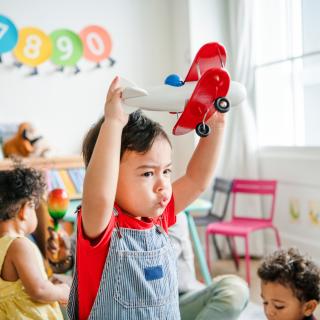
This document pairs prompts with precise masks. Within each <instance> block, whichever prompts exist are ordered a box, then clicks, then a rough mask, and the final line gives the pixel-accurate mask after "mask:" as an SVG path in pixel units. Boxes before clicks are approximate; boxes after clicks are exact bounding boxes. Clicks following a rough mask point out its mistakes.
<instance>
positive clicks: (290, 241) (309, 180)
mask: <svg viewBox="0 0 320 320" xmlns="http://www.w3.org/2000/svg"><path fill="white" fill-rule="evenodd" d="M319 163H320V150H319V148H302V147H301V148H276V149H272V148H269V149H264V150H262V152H261V153H260V164H261V175H262V178H265V179H277V180H278V181H279V185H278V192H277V202H276V215H275V224H276V225H277V226H278V228H279V230H280V235H281V239H282V242H283V246H285V247H288V246H297V247H298V248H300V249H301V250H302V251H304V252H307V253H308V254H310V255H311V256H312V257H314V259H316V260H317V261H319V262H320V252H319V234H320V197H319V194H320V182H319V181H320V170H319ZM274 246H275V242H274V237H273V234H272V232H271V231H270V232H268V233H266V250H267V251H269V252H270V250H272V249H274Z"/></svg>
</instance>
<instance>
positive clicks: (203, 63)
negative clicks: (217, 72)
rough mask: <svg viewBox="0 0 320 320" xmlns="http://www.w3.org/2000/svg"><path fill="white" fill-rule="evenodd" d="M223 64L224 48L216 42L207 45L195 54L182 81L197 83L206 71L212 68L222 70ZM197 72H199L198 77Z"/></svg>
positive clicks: (224, 59)
mask: <svg viewBox="0 0 320 320" xmlns="http://www.w3.org/2000/svg"><path fill="white" fill-rule="evenodd" d="M225 63H226V50H225V48H224V47H223V46H222V45H221V44H219V43H217V42H211V43H207V44H205V45H204V46H202V47H201V48H200V50H199V51H198V53H197V54H196V56H195V58H194V60H193V62H192V65H191V67H190V70H189V72H188V74H187V76H186V79H185V80H184V81H185V82H188V81H198V80H199V78H201V76H202V75H203V74H204V73H205V72H206V71H208V70H209V69H212V68H223V67H224V65H225ZM198 71H200V77H199V76H198Z"/></svg>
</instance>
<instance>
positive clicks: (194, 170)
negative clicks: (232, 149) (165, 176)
mask: <svg viewBox="0 0 320 320" xmlns="http://www.w3.org/2000/svg"><path fill="white" fill-rule="evenodd" d="M207 123H208V124H209V125H210V127H211V128H212V132H211V133H210V135H209V136H208V137H206V138H200V141H199V143H198V146H197V147H196V149H195V151H194V152H193V155H192V157H191V159H190V161H189V163H188V166H187V170H186V173H185V175H184V176H182V177H181V178H179V179H178V180H176V181H175V182H174V183H173V185H172V189H173V195H174V199H175V201H174V202H175V213H176V214H177V213H179V212H181V211H182V210H184V209H185V208H186V207H187V206H188V205H189V204H190V203H191V202H192V201H194V200H195V199H197V197H198V196H199V195H200V194H201V193H202V192H204V191H205V190H206V189H207V188H208V187H209V185H210V182H211V181H212V177H213V173H214V170H215V168H216V165H217V161H218V155H219V150H220V145H221V142H222V137H223V132H224V127H225V120H224V114H222V113H219V112H215V113H214V114H213V116H212V117H211V118H210V119H209V121H208V122H207Z"/></svg>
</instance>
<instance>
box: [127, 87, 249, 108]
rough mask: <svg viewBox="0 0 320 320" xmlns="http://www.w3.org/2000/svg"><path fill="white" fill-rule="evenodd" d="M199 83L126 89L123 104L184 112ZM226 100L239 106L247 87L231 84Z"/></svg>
mask: <svg viewBox="0 0 320 320" xmlns="http://www.w3.org/2000/svg"><path fill="white" fill-rule="evenodd" d="M196 85H197V81H192V82H185V83H184V85H182V86H181V87H174V86H170V85H166V84H163V85H159V86H155V87H151V88H147V89H145V90H144V89H141V88H138V87H135V86H130V87H125V88H124V90H123V93H122V100H123V103H124V104H125V105H127V106H130V107H134V108H141V109H145V110H152V111H168V112H183V110H184V107H185V105H186V102H187V101H188V99H190V97H191V95H192V93H193V90H194V88H195V86H196ZM226 98H227V99H228V100H229V102H230V105H231V106H232V107H234V106H237V105H239V104H240V103H241V102H243V101H244V100H245V98H246V89H245V87H244V86H243V85H242V84H241V83H239V82H235V81H231V82H230V88H229V91H228V94H227V96H226Z"/></svg>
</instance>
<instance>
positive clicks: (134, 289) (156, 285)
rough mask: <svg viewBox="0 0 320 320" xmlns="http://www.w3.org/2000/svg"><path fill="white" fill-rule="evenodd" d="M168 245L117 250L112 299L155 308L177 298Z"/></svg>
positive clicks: (127, 305) (174, 274) (127, 303)
mask: <svg viewBox="0 0 320 320" xmlns="http://www.w3.org/2000/svg"><path fill="white" fill-rule="evenodd" d="M170 253H171V251H170V250H168V247H165V248H161V249H158V250H154V251H144V252H141V251H140V252H139V251H120V252H118V253H117V255H118V258H119V259H117V260H118V265H117V276H116V283H115V291H114V298H115V299H116V300H117V301H118V302H119V303H120V304H122V305H123V306H125V307H127V308H130V307H132V308H133V307H156V306H162V305H165V304H168V303H172V302H173V301H174V299H178V292H177V276H176V264H175V260H174V259H175V258H174V256H172V255H171V254H170Z"/></svg>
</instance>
